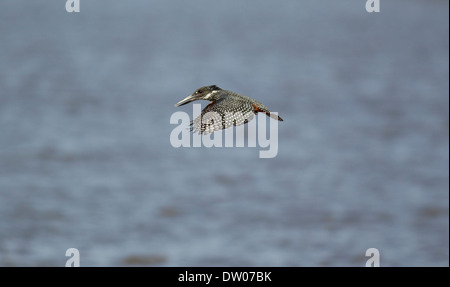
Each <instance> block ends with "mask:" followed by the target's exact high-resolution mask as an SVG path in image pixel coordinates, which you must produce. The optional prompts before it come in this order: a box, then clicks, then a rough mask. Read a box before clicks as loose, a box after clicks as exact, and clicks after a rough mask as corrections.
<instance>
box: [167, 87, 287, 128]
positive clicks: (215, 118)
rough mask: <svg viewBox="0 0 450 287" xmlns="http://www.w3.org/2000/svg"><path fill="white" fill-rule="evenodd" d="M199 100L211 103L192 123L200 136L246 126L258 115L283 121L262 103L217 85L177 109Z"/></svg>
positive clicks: (199, 90) (189, 97)
mask: <svg viewBox="0 0 450 287" xmlns="http://www.w3.org/2000/svg"><path fill="white" fill-rule="evenodd" d="M197 100H207V101H210V103H209V104H208V105H207V106H206V107H205V108H204V109H203V110H202V112H201V114H200V116H198V117H197V118H195V119H194V120H193V121H191V131H194V132H198V133H199V134H205V135H206V134H208V133H212V132H214V131H218V130H222V129H227V128H229V127H231V126H240V125H243V124H246V123H248V122H249V121H250V120H252V119H253V116H254V115H255V114H257V113H265V114H266V115H267V116H269V117H271V118H273V119H276V120H279V121H283V119H282V118H281V117H279V116H277V115H275V114H271V113H270V111H269V109H268V108H266V107H265V106H264V105H263V104H261V103H260V102H258V101H256V100H254V99H252V98H249V97H246V96H243V95H240V94H238V93H235V92H232V91H227V90H222V89H221V88H219V87H218V86H216V85H211V86H205V87H201V88H200V89H198V90H196V91H195V92H194V93H193V94H191V95H190V96H188V97H186V98H185V99H183V100H181V101H179V102H178V103H176V104H175V107H179V106H182V105H185V104H187V103H190V102H192V101H197Z"/></svg>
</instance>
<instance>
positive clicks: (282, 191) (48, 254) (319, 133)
mask: <svg viewBox="0 0 450 287" xmlns="http://www.w3.org/2000/svg"><path fill="white" fill-rule="evenodd" d="M448 5H449V3H448V1H438V0H434V1H406V0H404V1H400V0H398V1H381V12H380V13H371V14H369V13H367V12H366V11H365V8H364V6H365V1H356V0H346V1H331V0H323V1H312V0H309V1H268V0H267V1H257V2H256V1H247V0H245V1H206V0H194V1H181V0H179V1H148V0H146V1H144V0H135V1H119V0H115V1H106V0H90V1H85V0H81V12H80V13H72V14H69V13H67V12H66V11H65V7H64V1H54V0H53V1H47V0H46V1H44V0H34V1H25V0H4V1H2V2H1V4H0V39H1V44H0V218H1V220H0V266H47V265H50V266H64V264H65V262H66V260H67V257H65V251H66V249H68V248H71V247H75V248H78V249H79V250H80V259H81V265H82V266H122V265H126V266H128V265H148V266H364V265H365V262H366V260H367V258H366V257H365V251H366V249H368V248H371V247H375V248H378V249H379V250H380V253H381V265H382V266H448V264H449V208H448V206H449V192H448V190H449V96H448V91H449V81H448V77H449V65H448V63H449V36H448V33H449V27H448V21H449V14H448V8H449V7H448ZM209 84H217V85H219V86H220V87H222V88H225V89H230V90H233V91H236V92H240V93H242V94H244V95H247V96H250V97H253V98H255V99H258V100H260V101H261V102H262V103H264V104H265V105H266V106H267V107H269V108H270V109H271V110H272V111H276V112H278V113H279V114H280V116H281V117H283V118H284V120H285V121H284V122H281V123H280V124H279V127H278V129H279V148H278V150H279V151H278V156H277V157H276V158H273V159H260V158H258V151H259V148H209V149H208V148H204V147H203V148H179V149H175V148H173V147H172V146H171V144H170V141H169V135H170V132H171V131H172V129H173V128H174V127H175V126H174V125H171V124H170V123H169V119H170V116H171V115H172V113H173V112H175V111H185V112H188V113H192V107H191V106H190V105H186V106H183V107H181V108H174V107H173V104H175V103H176V102H178V101H179V100H181V99H183V98H184V97H185V96H187V95H188V94H190V93H191V92H193V91H194V90H195V89H197V88H198V87H200V86H203V85H209ZM204 104H205V103H204Z"/></svg>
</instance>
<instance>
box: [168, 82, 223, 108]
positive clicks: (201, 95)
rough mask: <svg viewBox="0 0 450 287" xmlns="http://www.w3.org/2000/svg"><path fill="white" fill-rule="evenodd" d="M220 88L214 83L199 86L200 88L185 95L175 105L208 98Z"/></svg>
mask: <svg viewBox="0 0 450 287" xmlns="http://www.w3.org/2000/svg"><path fill="white" fill-rule="evenodd" d="M221 90H222V89H221V88H219V87H218V86H216V85H211V86H204V87H201V88H200V89H198V90H196V91H195V92H194V93H192V94H191V95H189V96H187V97H186V98H185V99H183V100H181V101H179V102H178V103H176V104H175V107H179V106H182V105H185V104H187V103H190V102H192V101H196V100H209V99H211V96H212V95H214V94H215V93H217V92H218V91H221Z"/></svg>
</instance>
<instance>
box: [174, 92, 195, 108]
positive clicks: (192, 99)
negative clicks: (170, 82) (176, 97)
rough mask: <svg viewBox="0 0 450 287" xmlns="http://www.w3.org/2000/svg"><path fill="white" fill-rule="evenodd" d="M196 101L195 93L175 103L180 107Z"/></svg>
mask: <svg viewBox="0 0 450 287" xmlns="http://www.w3.org/2000/svg"><path fill="white" fill-rule="evenodd" d="M192 101H195V97H194V96H193V95H190V96H187V97H186V98H185V99H183V100H181V101H179V102H178V103H176V104H175V107H179V106H182V105H185V104H187V103H189V102H192Z"/></svg>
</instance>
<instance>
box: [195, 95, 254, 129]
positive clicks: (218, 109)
mask: <svg viewBox="0 0 450 287" xmlns="http://www.w3.org/2000/svg"><path fill="white" fill-rule="evenodd" d="M254 114H255V111H254V108H253V106H252V104H251V103H249V102H247V101H243V100H235V99H221V100H218V101H216V102H211V103H210V104H209V105H208V106H206V107H205V108H204V109H203V111H202V113H201V114H200V116H198V117H197V118H195V119H194V120H193V121H192V122H191V131H193V132H196V133H199V134H202V133H203V134H205V135H206V134H209V133H212V132H215V131H218V130H222V129H227V128H229V127H231V126H240V125H243V124H246V123H248V122H249V121H250V120H252V119H253V117H254Z"/></svg>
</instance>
